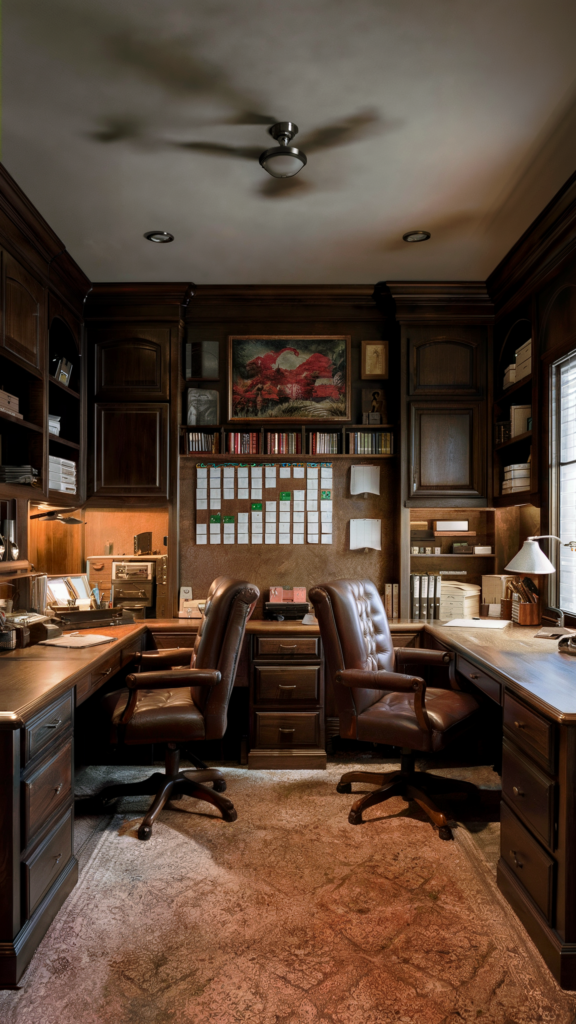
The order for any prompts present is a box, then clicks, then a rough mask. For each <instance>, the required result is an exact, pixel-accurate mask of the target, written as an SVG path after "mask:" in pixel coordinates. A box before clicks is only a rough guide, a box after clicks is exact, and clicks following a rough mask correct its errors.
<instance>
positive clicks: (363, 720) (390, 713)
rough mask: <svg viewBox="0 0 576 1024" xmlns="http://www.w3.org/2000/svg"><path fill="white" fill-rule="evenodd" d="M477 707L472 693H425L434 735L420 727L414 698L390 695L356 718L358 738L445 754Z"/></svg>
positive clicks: (430, 691) (445, 691)
mask: <svg viewBox="0 0 576 1024" xmlns="http://www.w3.org/2000/svg"><path fill="white" fill-rule="evenodd" d="M477 708H478V704H477V703H476V701H475V700H474V697H472V696H471V695H470V694H469V693H461V692H459V691H458V690H438V689H434V688H432V687H430V688H428V689H427V690H426V713H427V715H428V720H429V722H430V725H431V729H432V731H431V733H427V732H425V731H424V730H423V729H421V728H420V727H419V725H418V721H417V719H416V716H415V713H414V696H413V695H412V694H409V693H387V694H386V696H384V697H382V698H381V700H379V701H376V703H375V704H372V705H371V706H370V707H369V708H366V710H365V711H363V712H362V714H361V715H358V718H357V730H358V731H357V737H358V739H359V740H367V741H368V742H372V743H392V744H394V746H400V747H410V748H411V749H412V750H423V751H429V750H442V748H443V747H444V746H446V744H447V743H449V742H450V741H451V740H452V739H453V738H454V736H455V735H456V733H457V732H458V731H459V726H461V725H462V724H463V723H464V722H465V721H466V719H467V718H469V716H470V715H472V714H473V713H474V712H475V711H476V710H477Z"/></svg>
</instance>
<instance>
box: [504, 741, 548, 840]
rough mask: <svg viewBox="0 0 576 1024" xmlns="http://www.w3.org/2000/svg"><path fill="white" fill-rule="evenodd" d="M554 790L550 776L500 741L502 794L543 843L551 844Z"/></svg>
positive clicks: (505, 742) (509, 745) (510, 746)
mask: <svg viewBox="0 0 576 1024" xmlns="http://www.w3.org/2000/svg"><path fill="white" fill-rule="evenodd" d="M554 790H555V785H554V783H553V781H552V779H549V778H548V776H547V775H544V773H543V772H541V771H540V770H539V769H538V768H536V767H535V766H534V765H532V764H530V763H529V762H528V761H526V760H525V759H524V758H523V757H522V755H521V754H519V753H518V752H517V751H516V750H515V748H514V747H513V746H512V745H511V744H510V743H508V741H507V740H504V743H503V745H502V794H503V796H504V797H505V798H506V800H507V802H508V803H509V804H510V806H511V807H513V808H514V810H515V811H516V812H517V813H518V814H519V815H520V817H521V818H523V819H524V821H525V822H526V823H527V824H528V825H529V827H530V828H531V829H532V831H533V832H535V833H536V835H537V836H538V838H539V839H541V840H542V842H543V843H545V844H546V846H549V847H550V849H553V846H554Z"/></svg>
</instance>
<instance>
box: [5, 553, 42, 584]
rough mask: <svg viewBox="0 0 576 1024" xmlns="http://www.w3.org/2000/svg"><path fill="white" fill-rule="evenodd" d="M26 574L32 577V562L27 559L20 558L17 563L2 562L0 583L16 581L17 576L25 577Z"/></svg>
mask: <svg viewBox="0 0 576 1024" xmlns="http://www.w3.org/2000/svg"><path fill="white" fill-rule="evenodd" d="M24 573H26V574H27V575H30V562H29V561H28V560H27V559H26V558H20V559H18V560H17V561H15V562H4V561H3V562H0V583H2V582H3V581H4V580H6V579H14V577H15V576H23V575H24ZM34 575H37V574H36V573H35V574H34Z"/></svg>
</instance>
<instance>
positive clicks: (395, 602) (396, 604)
mask: <svg viewBox="0 0 576 1024" xmlns="http://www.w3.org/2000/svg"><path fill="white" fill-rule="evenodd" d="M399 615H400V587H399V586H398V584H397V583H393V584H392V618H393V619H397V618H398V616H399Z"/></svg>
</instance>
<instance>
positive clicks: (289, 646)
mask: <svg viewBox="0 0 576 1024" xmlns="http://www.w3.org/2000/svg"><path fill="white" fill-rule="evenodd" d="M279 646H280V647H281V648H282V649H283V650H285V651H293V650H294V649H295V648H296V647H298V644H280V645H279Z"/></svg>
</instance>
